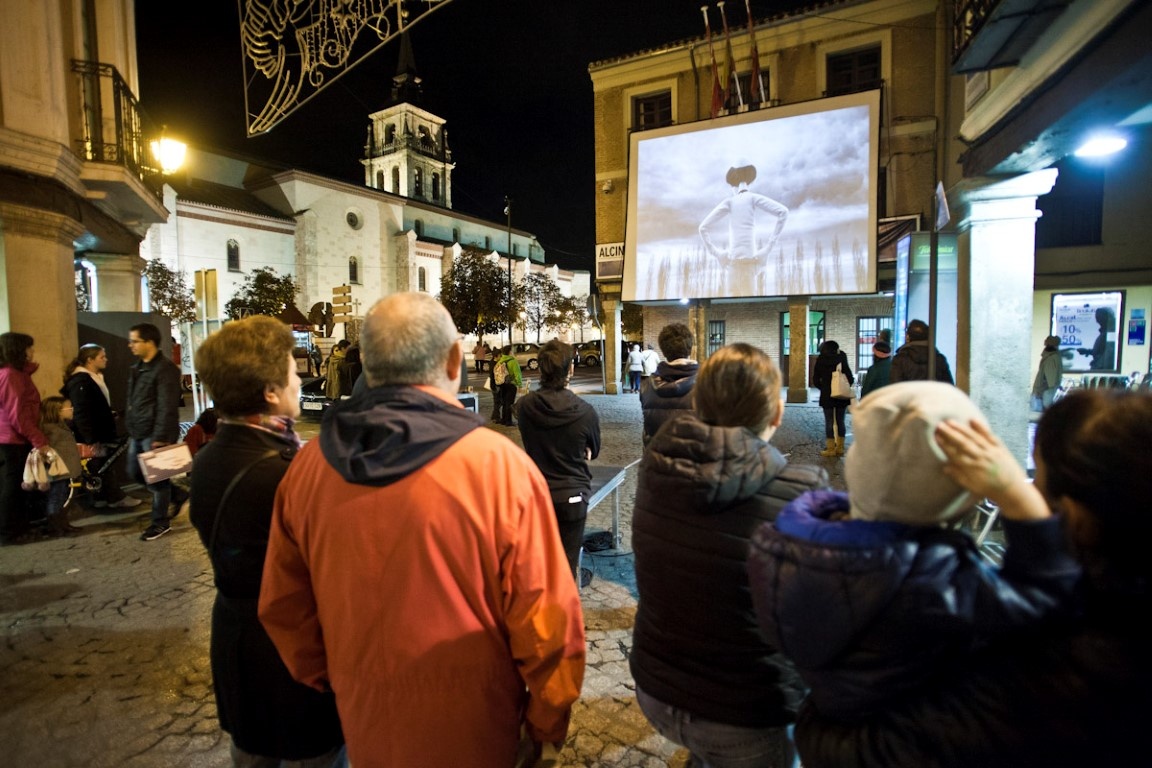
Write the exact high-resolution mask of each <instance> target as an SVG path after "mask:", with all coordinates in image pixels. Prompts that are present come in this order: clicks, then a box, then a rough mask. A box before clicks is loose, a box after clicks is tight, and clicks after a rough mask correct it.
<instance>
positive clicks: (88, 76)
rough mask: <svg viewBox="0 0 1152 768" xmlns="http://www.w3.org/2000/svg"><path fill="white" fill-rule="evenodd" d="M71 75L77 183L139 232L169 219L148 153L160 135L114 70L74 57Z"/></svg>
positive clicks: (156, 170) (158, 176)
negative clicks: (75, 97) (75, 92)
mask: <svg viewBox="0 0 1152 768" xmlns="http://www.w3.org/2000/svg"><path fill="white" fill-rule="evenodd" d="M72 72H73V73H74V74H75V75H76V76H77V78H78V80H79V98H80V105H79V107H80V116H81V120H80V137H79V138H78V139H76V142H75V151H76V153H77V154H78V155H79V157H80V158H81V159H82V160H83V161H84V164H83V167H82V170H81V173H80V180H81V182H83V184H84V186H85V188H86V189H87V190H88V191H89V197H90V199H92V201H93V203H94V204H95V205H97V206H98V207H100V208H101V209H102V210H104V211H105V212H106V213H108V214H109V215H110V216H112V217H113V218H115V219H116V220H118V221H120V222H121V223H122V224H125V225H126V226H128V227H130V228H132V229H135V230H137V231H139V232H140V233H141V234H143V231H144V230H146V229H147V227H148V225H150V224H153V223H157V222H161V221H165V220H166V219H167V211H166V210H165V209H164V206H163V204H162V186H163V178H162V175H161V172H160V169H159V168H158V167H156V166H157V164H156V163H155V162H154V161H153V160H152V158H151V155H150V153H149V149H148V148H149V142H150V140H151V139H155V138H159V134H160V131H157V130H154V129H152V127H151V125H150V123H149V122H148V120H147V118H146V116H145V115H144V113H143V111H142V110H141V109H140V105H139V102H138V101H137V99H136V96H135V94H133V93H132V89H131V88H129V87H128V83H127V82H126V81H125V80H124V78H123V77H121V75H120V73H119V72H118V71H117V70H116V67H114V66H112V65H111V64H104V63H101V62H96V61H80V60H76V59H74V60H73V61H72Z"/></svg>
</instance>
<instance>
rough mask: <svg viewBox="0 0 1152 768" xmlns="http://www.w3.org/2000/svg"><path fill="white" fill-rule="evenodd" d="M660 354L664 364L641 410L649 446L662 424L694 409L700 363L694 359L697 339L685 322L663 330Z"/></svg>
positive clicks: (644, 396)
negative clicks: (697, 370) (695, 387)
mask: <svg viewBox="0 0 1152 768" xmlns="http://www.w3.org/2000/svg"><path fill="white" fill-rule="evenodd" d="M657 342H658V343H659V344H660V352H661V353H662V354H663V355H664V362H661V363H659V364H658V365H657V366H656V372H655V373H653V374H652V375H651V376H649V377H648V379H647V380H646V381H645V382H644V388H643V389H641V390H640V407H641V408H642V409H643V411H644V434H643V437H644V443H645V444H647V443H648V441H649V440H650V439H652V435H654V434H656V430H658V429H659V428H660V425H661V424H663V423H664V422H666V421H668V420H669V419H671V418H672V417H673V416H675V415H676V414H678V413H680V412H681V411H690V410H692V385H693V384H695V383H696V369H697V368H699V367H700V364H699V363H698V362H696V361H695V360H693V359H692V346H693V343H694V337H693V336H692V331H691V329H689V328H688V326H686V325H684V324H683V323H671V324H669V325H666V326H664V327H663V328H661V329H660V337H659V338H658V339H657Z"/></svg>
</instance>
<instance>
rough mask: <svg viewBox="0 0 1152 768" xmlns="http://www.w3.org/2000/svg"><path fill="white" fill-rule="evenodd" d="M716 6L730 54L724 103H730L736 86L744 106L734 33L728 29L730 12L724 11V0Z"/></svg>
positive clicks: (727, 60)
mask: <svg viewBox="0 0 1152 768" xmlns="http://www.w3.org/2000/svg"><path fill="white" fill-rule="evenodd" d="M716 7H717V8H719V9H720V20H721V21H723V22H724V47H725V52H726V53H727V56H728V58H727V59H725V68H726V69H727V70H728V74H727V76H726V77H725V78H724V104H725V105H727V104H728V96H729V94H730V93H731V90H730V89H731V88H733V87H734V88H735V89H736V99H737V100H738V101H739V102H740V106H744V94H743V93H742V92H741V91H740V78H739V77H738V76H737V75H736V60H735V59H733V58H732V33H731V32H729V31H728V14H727V13H725V12H724V0H720V2H718V3H716Z"/></svg>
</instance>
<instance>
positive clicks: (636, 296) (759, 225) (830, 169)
mask: <svg viewBox="0 0 1152 768" xmlns="http://www.w3.org/2000/svg"><path fill="white" fill-rule="evenodd" d="M879 118H880V92H879V91H867V92H864V93H855V94H851V95H848V96H836V97H832V98H827V99H818V100H816V101H809V102H804V103H800V104H791V105H788V106H785V107H776V108H773V109H762V110H755V111H750V112H745V113H742V114H737V115H730V116H728V117H721V118H717V119H715V120H704V121H700V122H697V123H691V124H688V125H677V126H670V127H667V128H660V129H657V130H653V131H643V132H637V133H633V134H632V136H631V138H630V147H629V150H630V156H629V177H628V178H629V188H628V222H627V229H626V237H625V241H624V283H623V293H622V296H621V298H622V299H623V300H624V301H667V300H672V299H677V300H682V299H698V298H739V297H756V296H798V295H813V296H818V295H828V294H850V293H873V292H875V290H876V201H877V190H876V183H877V181H876V179H877V155H878V152H877V147H878V144H879V135H880V134H879V124H880V119H879Z"/></svg>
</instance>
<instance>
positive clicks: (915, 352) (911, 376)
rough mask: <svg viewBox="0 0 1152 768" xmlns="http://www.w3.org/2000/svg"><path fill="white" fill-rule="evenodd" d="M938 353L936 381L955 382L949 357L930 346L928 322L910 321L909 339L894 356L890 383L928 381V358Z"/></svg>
mask: <svg viewBox="0 0 1152 768" xmlns="http://www.w3.org/2000/svg"><path fill="white" fill-rule="evenodd" d="M933 352H935V353H936V381H942V382H944V383H945V384H955V383H956V382H955V381H953V379H952V369H951V368H949V367H948V358H946V357H944V355H943V354H941V352H940V350H938V349H936V348H935V347H929V346H928V323H926V322H924V321H923V320H913V321H911V322H909V323H908V341H907V342H906V343H905V344H904V346H902V347H900V349H898V350H896V354H895V355H894V356H893V357H892V371H891V373H890V375H889V383H891V384H895V383H896V382H898V381H927V380H928V358H929V355H931V354H932V353H933Z"/></svg>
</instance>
